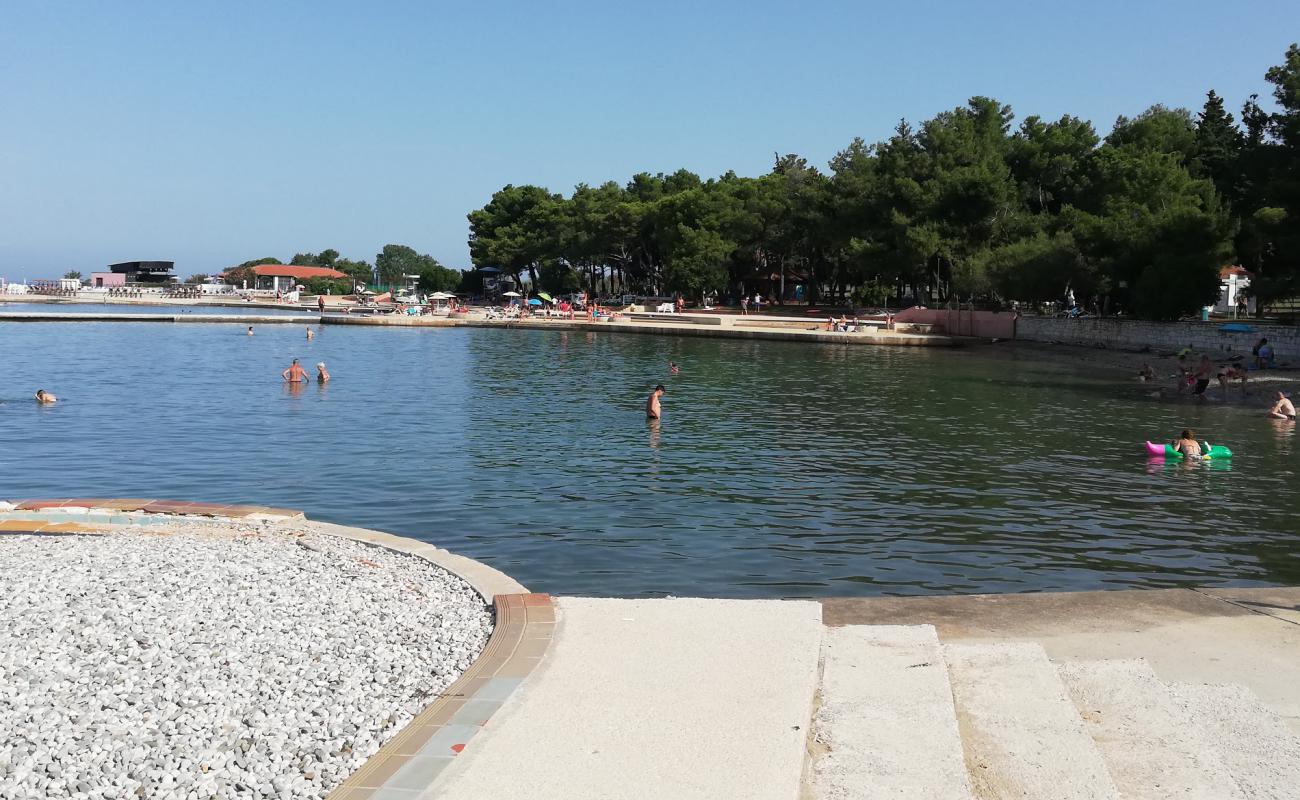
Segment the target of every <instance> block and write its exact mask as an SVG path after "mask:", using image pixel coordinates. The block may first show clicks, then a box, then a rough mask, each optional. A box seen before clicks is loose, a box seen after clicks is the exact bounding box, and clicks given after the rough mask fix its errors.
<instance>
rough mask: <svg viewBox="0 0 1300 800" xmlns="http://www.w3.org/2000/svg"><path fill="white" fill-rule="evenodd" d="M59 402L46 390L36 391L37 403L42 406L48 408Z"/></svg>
mask: <svg viewBox="0 0 1300 800" xmlns="http://www.w3.org/2000/svg"><path fill="white" fill-rule="evenodd" d="M58 401H59V398H57V397H55V396H54V395H52V394H50V393H49V392H47V391H45V390H44V389H37V390H36V402H38V403H40V404H41V405H43V406H48V405H50V404H51V403H57V402H58Z"/></svg>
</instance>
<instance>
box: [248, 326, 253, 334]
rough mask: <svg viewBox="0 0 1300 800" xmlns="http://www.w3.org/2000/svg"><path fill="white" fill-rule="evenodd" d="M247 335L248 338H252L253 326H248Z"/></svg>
mask: <svg viewBox="0 0 1300 800" xmlns="http://www.w3.org/2000/svg"><path fill="white" fill-rule="evenodd" d="M248 335H249V336H252V335H253V326H252V325H249V326H248Z"/></svg>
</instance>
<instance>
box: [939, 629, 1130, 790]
mask: <svg viewBox="0 0 1300 800" xmlns="http://www.w3.org/2000/svg"><path fill="white" fill-rule="evenodd" d="M943 652H944V655H945V657H946V658H947V660H948V670H949V673H950V675H951V679H952V690H953V692H952V693H953V699H954V701H955V705H956V708H957V720H958V725H959V726H960V730H961V732H962V742H963V744H964V745H965V747H966V764H967V770H968V772H969V773H970V776H971V783H972V785H973V786H974V789H975V793H976V795H977V796H978V797H980V798H981V800H995V798H996V799H998V800H1001V798H1006V799H1007V800H1010V798H1023V800H1119V797H1120V794H1119V791H1118V790H1117V789H1116V788H1115V784H1114V782H1113V781H1112V780H1111V777H1110V773H1109V772H1108V771H1107V769H1106V765H1105V763H1104V762H1103V761H1102V759H1101V754H1100V753H1098V752H1097V748H1096V746H1095V745H1094V744H1093V742H1092V738H1091V737H1090V736H1089V735H1088V733H1087V731H1085V730H1084V728H1083V721H1082V720H1081V719H1080V718H1079V713H1078V711H1076V710H1075V708H1074V704H1073V703H1072V702H1071V701H1070V699H1069V698H1068V697H1067V696H1066V694H1065V687H1064V686H1063V685H1062V684H1061V680H1060V678H1059V677H1058V676H1057V673H1056V667H1055V666H1053V665H1052V663H1051V662H1050V661H1048V659H1047V654H1046V653H1044V652H1043V648H1041V647H1039V646H1038V645H1035V644H1027V643H1013V644H956V645H953V644H949V645H944V647H943Z"/></svg>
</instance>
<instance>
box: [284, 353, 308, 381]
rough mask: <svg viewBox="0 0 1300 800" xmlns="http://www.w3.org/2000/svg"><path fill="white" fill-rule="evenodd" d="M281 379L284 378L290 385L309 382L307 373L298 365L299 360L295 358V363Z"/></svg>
mask: <svg viewBox="0 0 1300 800" xmlns="http://www.w3.org/2000/svg"><path fill="white" fill-rule="evenodd" d="M280 377H282V378H284V379H285V380H286V381H288V382H289V383H302V382H303V381H305V380H307V371H306V370H304V369H303V368H302V366H301V365H299V364H298V359H296V358H295V359H294V360H293V363H292V364H290V365H289V367H288V369H286V370H285V371H284V372H281V373H280Z"/></svg>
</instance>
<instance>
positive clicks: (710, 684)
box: [431, 598, 823, 800]
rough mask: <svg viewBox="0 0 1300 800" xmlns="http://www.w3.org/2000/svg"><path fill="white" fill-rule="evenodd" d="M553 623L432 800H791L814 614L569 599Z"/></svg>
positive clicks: (807, 696) (817, 634)
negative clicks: (533, 665)
mask: <svg viewBox="0 0 1300 800" xmlns="http://www.w3.org/2000/svg"><path fill="white" fill-rule="evenodd" d="M557 614H558V620H559V621H558V625H559V627H558V629H557V631H556V634H555V639H554V642H553V644H552V646H551V650H550V652H549V653H548V654H547V655H546V658H545V659H544V660H543V662H542V666H541V667H540V668H539V669H538V670H537V671H536V672H535V673H534V674H533V675H532V676H531V677H530V678H529V679H528V680H527V681H526V682H525V683H524V684H523V686H521V687H520V690H519V691H517V692H516V693H515V694H514V695H513V696H512V697H511V699H510V700H509V701H508V702H507V703H506V705H505V706H504V707H502V709H501V710H500V711H499V712H497V714H496V716H494V717H493V718H492V720H491V722H490V723H489V725H488V726H487V727H486V728H485V729H484V731H483V732H482V733H481V734H480V735H479V736H477V737H476V738H475V739H474V742H473V745H472V747H467V748H466V749H465V751H464V753H462V754H461V756H460V757H458V758H457V759H456V761H455V762H454V763H453V765H452V766H451V767H449V768H448V770H447V771H446V772H445V773H444V775H443V777H442V778H441V779H440V780H439V781H438V783H437V784H436V785H435V786H434V787H432V788H433V791H432V792H431V795H432V796H436V797H438V798H440V800H484V799H485V798H510V800H530V799H533V798H535V799H536V800H555V799H556V798H563V799H564V800H597V799H599V800H621V799H623V798H626V799H627V800H633V798H635V800H642V799H643V798H672V799H673V800H723V799H725V798H746V800H767V799H768V798H771V800H795V799H796V798H797V797H798V795H799V790H800V778H801V774H802V769H803V760H804V752H805V745H806V741H807V734H808V731H807V726H808V720H809V716H810V714H811V711H812V702H813V694H814V692H815V690H816V686H817V680H818V666H817V661H818V654H819V652H820V649H821V638H822V631H823V629H822V626H821V609H820V606H819V605H818V604H817V603H813V602H789V601H773V600H749V601H741V600H697V599H665V600H605V599H579V598H565V599H560V600H558V602H557Z"/></svg>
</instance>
